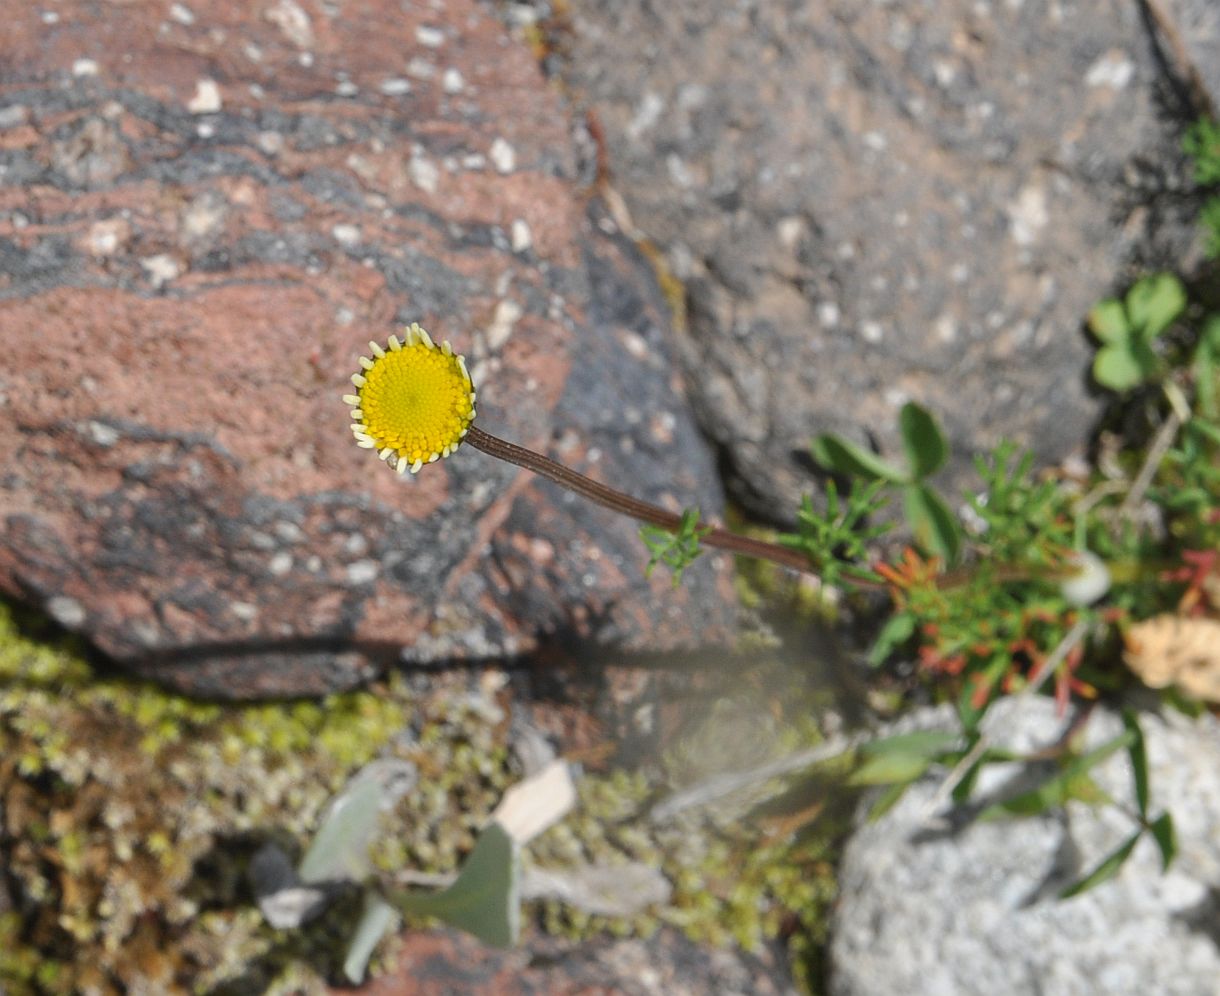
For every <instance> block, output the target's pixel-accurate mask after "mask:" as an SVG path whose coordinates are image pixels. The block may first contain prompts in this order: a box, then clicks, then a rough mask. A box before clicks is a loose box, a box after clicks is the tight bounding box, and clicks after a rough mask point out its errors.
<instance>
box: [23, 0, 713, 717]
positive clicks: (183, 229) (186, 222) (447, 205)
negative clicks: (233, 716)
mask: <svg viewBox="0 0 1220 996" xmlns="http://www.w3.org/2000/svg"><path fill="white" fill-rule="evenodd" d="M179 7H181V9H179ZM569 127H570V126H569V121H568V119H567V118H566V117H565V111H564V108H563V106H562V104H561V102H560V100H559V98H558V96H557V94H556V93H555V91H554V90H553V89H551V88H549V87H548V86H547V85H546V83H545V82H544V80H543V79H542V78H541V76H540V73H539V71H538V69H537V67H536V65H535V64H534V62H533V60H532V59H531V57H530V55H529V53H528V51H527V50H525V49H524V47H523V46H521V45H519V44H517V43H515V42H514V41H513V40H512V39H511V38H510V36H509V35H508V33H507V32H506V30H505V29H504V28H503V26H502V25H501V24H500V22H499V21H497V20H496V19H495V17H494V16H493V14H492V12H491V11H490V10H489V9H488V8H487V7H485V6H483V5H481V4H478V3H474V2H470V0H454V2H451V3H447V4H446V5H445V6H444V8H443V9H439V10H436V11H432V10H425V9H421V8H418V7H415V6H412V5H406V6H404V5H400V4H396V3H389V2H378V0H353V2H349V3H345V4H344V5H343V7H342V9H341V10H338V9H337V8H332V7H329V6H327V5H324V4H316V3H306V2H305V0H300V2H297V0H275V2H259V3H256V4H246V3H238V2H211V3H208V4H206V5H200V6H198V7H194V8H191V7H187V6H182V5H175V6H174V7H172V8H171V7H170V6H169V5H166V4H163V3H151V2H137V3H128V4H123V5H118V6H116V5H106V6H104V7H98V6H97V5H95V4H92V3H84V2H78V3H71V2H65V3H60V4H57V5H56V6H55V8H54V11H53V12H51V13H50V14H42V13H40V8H39V7H38V6H37V5H33V6H24V5H22V6H14V7H13V8H12V10H11V11H10V13H9V14H8V15H7V23H6V27H5V31H4V33H3V34H2V35H0V343H2V345H3V351H2V353H0V467H2V468H3V471H2V473H0V588H2V589H3V590H5V591H7V592H8V593H10V594H13V595H17V596H19V597H22V598H25V599H28V600H31V601H33V602H35V603H37V604H40V605H42V606H44V607H46V608H47V609H48V610H49V611H50V612H51V613H52V615H54V616H55V617H56V618H57V619H58V620H59V621H60V622H61V623H63V624H64V625H65V626H67V627H69V628H71V629H74V630H78V631H80V632H82V633H83V634H85V635H86V636H87V637H88V638H89V639H91V640H92V641H93V642H94V643H95V644H96V646H97V647H99V648H100V649H101V650H102V651H104V652H105V653H106V654H108V655H110V656H111V657H113V658H115V659H117V660H119V661H121V662H123V663H124V664H126V665H127V666H128V667H130V668H132V669H134V670H136V671H138V672H139V673H143V674H148V675H151V676H154V677H156V678H158V679H160V680H164V681H168V682H170V683H172V684H174V685H176V686H178V687H181V688H183V689H187V690H190V691H192V692H195V693H199V694H206V695H216V696H240V697H247V696H258V695H281V694H310V693H319V692H324V691H327V690H331V689H335V688H340V687H344V686H348V685H351V684H353V683H355V682H357V681H360V680H361V679H362V678H364V677H366V676H367V675H369V674H370V673H372V671H374V670H375V669H377V668H378V667H380V666H382V665H385V664H387V663H390V662H393V661H395V660H398V659H399V658H400V657H405V658H406V659H408V660H448V659H477V658H485V657H497V656H503V655H517V654H524V653H528V652H530V651H531V650H532V649H534V648H535V647H536V646H538V644H539V643H540V641H545V640H547V639H549V638H550V637H551V636H552V635H554V634H556V633H561V634H563V635H564V636H573V637H575V638H576V639H577V640H578V641H583V642H586V643H588V644H597V645H601V646H604V647H611V648H626V649H642V648H650V649H657V648H666V647H678V646H684V647H692V646H697V645H700V644H703V643H708V642H715V641H717V640H719V639H722V638H723V637H724V636H725V634H726V632H727V626H728V619H729V617H730V608H729V605H730V601H731V594H730V591H729V587H728V584H727V564H726V563H725V562H724V561H723V559H719V558H709V559H708V561H707V562H706V563H703V564H700V565H697V568H696V570H695V571H694V572H693V573H692V574H691V575H690V576H689V580H688V582H687V583H684V585H683V586H682V588H681V589H679V590H677V591H673V590H671V589H670V587H669V585H668V582H667V580H666V579H665V578H662V577H656V578H654V579H653V580H652V582H651V583H649V582H645V581H644V579H643V576H642V573H643V572H642V568H643V565H644V561H645V559H646V558H645V556H644V551H643V548H642V546H641V545H640V544H639V542H638V539H637V538H636V535H635V526H634V525H633V524H631V523H629V522H625V521H619V520H616V519H615V518H614V517H612V516H611V515H610V514H609V513H603V512H602V511H600V510H597V509H589V508H586V507H584V506H583V505H581V504H579V503H578V502H577V501H576V500H575V499H571V500H569V498H568V496H566V495H562V494H561V493H559V492H558V491H556V490H555V489H553V488H552V487H551V486H550V485H547V484H540V483H539V482H537V481H536V480H534V479H532V478H531V477H530V476H529V475H527V474H525V473H524V472H519V471H517V470H516V469H515V468H512V467H509V466H506V465H500V464H497V463H496V462H495V461H493V460H491V459H490V458H489V457H486V456H485V455H483V454H481V453H478V452H475V451H473V450H470V449H469V448H464V449H463V450H460V451H459V452H458V453H457V454H456V455H455V456H454V457H452V458H450V459H449V460H446V461H443V462H442V463H439V464H437V465H435V466H431V467H428V468H425V470H424V471H423V472H421V473H420V475H419V476H418V478H415V479H413V478H409V477H408V478H407V479H406V480H401V479H399V478H398V477H397V476H396V475H395V474H394V473H393V472H392V471H390V470H388V469H387V468H386V467H385V466H383V465H381V464H380V463H378V461H377V460H376V459H375V458H373V457H371V456H370V454H368V453H367V452H365V451H361V450H358V449H357V448H356V447H355V446H353V445H352V441H351V437H350V433H349V431H348V429H347V421H348V414H347V411H346V409H345V406H344V405H343V404H342V403H341V402H340V400H339V398H340V396H341V395H342V394H343V393H345V391H344V386H345V384H346V383H347V378H348V375H349V374H350V373H351V372H352V371H353V370H354V369H355V363H356V359H357V357H358V356H359V355H360V354H361V352H362V351H364V350H365V344H366V343H367V341H368V340H369V339H380V340H383V341H384V339H385V337H386V336H387V335H388V334H390V333H391V332H393V331H395V327H396V325H397V324H398V323H402V322H409V321H419V322H421V323H422V324H424V326H425V327H426V328H428V329H429V330H430V331H431V332H432V333H433V334H434V335H435V336H437V337H438V338H448V339H451V340H452V341H453V344H454V346H455V348H457V349H459V350H461V351H463V352H465V353H466V354H467V357H468V359H469V361H470V362H471V367H472V372H473V373H474V376H475V378H476V382H477V384H478V388H479V402H480V403H479V424H480V426H482V427H483V428H484V429H486V430H488V431H490V432H494V433H496V434H500V435H503V436H505V437H507V438H510V439H512V440H514V441H517V442H520V443H522V444H526V445H531V446H534V447H537V448H541V449H543V450H551V451H553V452H554V454H555V455H557V456H559V457H560V458H562V459H565V460H566V461H568V462H570V463H572V464H574V465H576V466H577V467H578V468H579V469H584V470H586V471H587V472H589V473H590V474H592V475H593V476H599V477H602V478H604V479H606V480H608V481H611V482H613V483H616V484H619V485H621V486H624V487H626V488H628V489H629V490H631V491H633V492H634V493H636V494H638V495H640V496H641V497H646V498H650V499H652V500H658V501H664V502H668V503H669V504H671V505H673V506H674V507H676V508H680V507H682V506H683V505H687V504H695V503H697V504H700V505H701V506H702V507H703V508H704V509H705V510H706V511H709V512H711V511H714V510H715V509H716V508H717V507H718V505H719V503H720V501H721V497H720V494H719V488H718V485H717V484H716V482H715V478H714V474H713V465H712V461H711V458H710V456H709V454H708V452H707V450H706V449H705V447H704V446H703V445H702V443H701V442H700V440H699V438H698V436H697V435H696V433H695V431H694V429H693V428H692V424H691V422H690V420H689V418H688V416H687V414H686V409H685V407H684V402H683V399H682V397H681V394H680V390H679V389H678V385H677V383H676V381H675V379H674V376H673V374H672V372H671V369H670V366H669V359H668V355H667V353H666V350H665V347H664V344H663V342H662V331H661V330H662V329H663V328H664V326H665V318H664V311H663V305H662V304H661V303H660V299H659V295H658V293H657V291H656V290H655V288H654V286H653V284H652V283H651V282H650V278H649V276H650V275H649V273H648V271H647V269H646V267H645V266H643V264H642V263H641V261H640V260H639V259H638V258H636V257H635V256H634V254H633V252H632V250H631V249H630V248H629V247H628V246H626V245H625V244H622V243H618V242H614V241H612V240H610V239H609V238H608V237H606V236H604V235H602V234H601V233H600V231H599V229H598V228H597V226H596V225H595V224H593V221H592V217H591V213H590V212H591V210H593V209H592V208H590V206H589V204H588V203H587V197H586V196H585V194H584V192H582V190H581V189H580V188H579V186H578V184H577V183H576V180H575V176H576V172H577V170H576V164H575V157H574V154H573V152H572V146H571V142H570V137H569Z"/></svg>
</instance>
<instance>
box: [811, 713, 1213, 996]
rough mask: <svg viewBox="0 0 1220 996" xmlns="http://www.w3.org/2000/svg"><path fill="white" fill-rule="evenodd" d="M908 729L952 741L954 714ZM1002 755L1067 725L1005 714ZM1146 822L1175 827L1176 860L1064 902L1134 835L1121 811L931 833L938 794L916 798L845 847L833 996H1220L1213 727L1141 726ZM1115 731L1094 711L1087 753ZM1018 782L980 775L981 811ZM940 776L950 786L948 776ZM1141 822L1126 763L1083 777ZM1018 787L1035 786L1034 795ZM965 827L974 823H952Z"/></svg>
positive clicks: (996, 728) (929, 788)
mask: <svg viewBox="0 0 1220 996" xmlns="http://www.w3.org/2000/svg"><path fill="white" fill-rule="evenodd" d="M907 722H910V723H911V724H914V725H917V726H922V727H925V728H939V729H953V727H954V725H955V721H954V719H953V717H952V716H951V714H949V713H946V712H942V713H941V715H940V717H939V721H937V717H935V716H927V715H925V716H923V717H922V718H921V717H918V716H915V715H912V716H910V717H908V718H907ZM987 722H988V724H989V725H988V729H989V730H991V731H992V732H993V734H994V736H995V738H996V740H995V742H996V744H997V746H1000V747H1005V748H1011V749H1013V750H1016V751H1020V752H1030V751H1035V750H1039V749H1041V748H1043V747H1046V746H1048V745H1050V744H1053V743H1055V742H1056V741H1057V739H1058V737H1059V735H1060V734H1061V733H1062V731H1063V729H1064V725H1065V720H1064V719H1062V718H1060V717H1058V716H1057V715H1056V712H1055V705H1054V703H1053V702H1052V701H1051V700H1049V699H1035V700H1032V701H1025V702H1022V701H1020V700H1018V699H1008V700H1004V701H1002V702H999V703H997V704H996V706H995V707H994V709H993V710H992V712H991V713H989V714H988V720H987ZM1141 725H1142V727H1143V730H1144V734H1145V739H1146V743H1147V749H1148V765H1149V785H1150V789H1151V794H1152V814H1153V816H1156V815H1158V814H1159V813H1160V811H1161V810H1162V809H1168V810H1169V811H1170V812H1171V813H1172V814H1173V819H1174V826H1175V829H1176V832H1177V839H1178V857H1177V860H1176V861H1175V863H1174V864H1173V865H1172V866H1171V868H1170V869H1169V871H1168V872H1162V870H1161V860H1160V855H1159V852H1158V850H1157V848H1156V846H1155V845H1154V844H1153V842H1152V841H1151V840H1150V839H1143V840H1141V841H1140V843H1139V844H1138V845H1137V846H1136V848H1135V851H1134V852H1133V854H1132V855H1131V857H1130V859H1129V860H1128V862H1127V863H1126V864H1125V865H1124V866H1123V868H1122V870H1121V871H1120V872H1119V874H1118V875H1117V876H1116V877H1115V878H1113V879H1111V880H1110V881H1108V882H1105V883H1103V884H1101V885H1099V886H1097V887H1096V888H1095V889H1093V890H1091V891H1089V892H1085V893H1084V894H1082V895H1080V896H1077V897H1075V898H1073V899H1070V900H1064V901H1059V900H1058V899H1057V898H1056V896H1057V894H1058V892H1059V891H1060V890H1062V889H1063V888H1064V887H1066V886H1067V885H1068V884H1070V883H1071V882H1073V881H1076V880H1077V879H1079V878H1080V877H1081V876H1082V875H1084V874H1085V873H1086V872H1087V871H1089V870H1091V869H1092V868H1094V867H1095V866H1096V865H1097V863H1098V862H1100V861H1101V860H1102V858H1103V857H1105V856H1106V855H1107V854H1109V853H1110V852H1111V851H1113V850H1114V849H1115V848H1116V847H1118V846H1119V845H1120V844H1121V843H1122V842H1123V841H1124V840H1126V839H1127V838H1128V837H1129V836H1130V835H1131V832H1132V830H1133V826H1132V821H1131V818H1130V817H1129V816H1127V815H1126V814H1125V813H1123V812H1122V811H1120V809H1119V808H1118V807H1117V806H1100V807H1097V808H1090V807H1088V806H1085V805H1083V804H1081V803H1076V802H1073V803H1069V804H1068V806H1067V809H1066V812H1063V811H1061V812H1059V813H1051V814H1047V815H1045V816H1036V817H1030V818H1028V819H1023V820H1019V821H1018V820H998V821H990V822H981V821H975V822H970V821H969V820H968V819H963V820H961V821H958V820H956V819H953V818H950V820H949V823H950V824H951V825H952V826H953V829H948V830H946V829H943V828H939V827H937V826H936V825H934V824H933V823H932V822H930V821H929V819H928V818H927V810H928V807H929V804H930V802H931V800H932V799H933V797H934V794H935V792H936V791H937V788H938V782H937V780H936V779H935V778H931V777H929V778H927V779H925V780H923V781H921V782H919V783H917V784H916V785H915V786H913V787H912V788H911V789H910V790H909V791H908V792H907V793H906V795H904V796H903V798H902V800H901V801H900V802H899V803H898V805H897V806H896V807H895V808H894V809H892V810H890V811H889V812H888V813H886V814H885V815H884V816H883V817H881V818H880V819H879V820H877V821H876V822H875V823H862V825H861V826H860V827H859V828H858V830H857V831H856V833H855V835H854V836H853V838H852V839H851V841H850V843H849V844H848V847H847V851H846V853H845V855H844V859H843V864H842V866H841V872H840V880H839V881H840V887H841V894H840V899H839V903H838V907H837V909H836V914H835V919H834V923H833V925H832V942H831V978H830V986H829V991H830V993H832V994H833V996H872V994H874V993H911V994H913V996H916V994H917V996H932V994H936V996H942V994H943V996H950V994H952V996H972V994H985V993H986V994H990V993H997V992H1004V993H1011V994H1013V996H1027V994H1028V996H1033V994H1039V993H1054V994H1055V996H1092V994H1097V993H1104V994H1106V996H1141V994H1144V993H1149V992H1157V993H1165V994H1175V996H1211V994H1213V993H1215V992H1216V981H1217V979H1220V937H1218V936H1217V932H1216V924H1217V915H1218V913H1220V906H1218V903H1217V897H1218V896H1220V837H1217V834H1216V828H1217V827H1218V826H1220V723H1217V721H1216V719H1215V718H1214V717H1211V716H1206V715H1205V716H1204V717H1202V719H1200V720H1198V721H1197V722H1192V721H1189V720H1186V719H1185V718H1184V717H1182V716H1181V715H1179V714H1176V713H1173V714H1167V715H1166V716H1164V717H1163V718H1162V717H1158V716H1151V715H1145V716H1143V717H1142V718H1141ZM1121 730H1122V725H1121V722H1120V720H1119V718H1118V717H1117V716H1116V715H1114V714H1113V713H1109V712H1106V711H1105V710H1103V709H1100V708H1099V709H1098V710H1097V712H1096V713H1095V714H1094V715H1093V716H1092V717H1091V718H1090V720H1089V725H1088V727H1087V729H1086V740H1087V745H1086V749H1088V748H1092V747H1097V746H1100V745H1101V744H1102V743H1104V742H1105V741H1106V740H1108V739H1110V738H1112V737H1114V736H1116V735H1117V734H1118V733H1120V732H1121ZM1013 767H1014V766H1004V765H996V766H989V767H988V768H985V769H984V771H983V777H982V778H981V779H980V782H979V785H978V788H977V790H976V792H975V793H974V796H973V798H974V799H975V800H988V799H995V798H1002V797H1005V795H1006V794H1007V793H1008V792H1011V791H1012V788H1011V786H1010V785H1009V782H1010V780H1012V779H1016V778H1018V776H1019V775H1020V772H1018V771H1014V770H1012V768H1013ZM941 774H942V776H943V772H942V773H941ZM1090 775H1091V776H1093V777H1094V778H1095V780H1096V782H1097V784H1098V785H1100V786H1101V789H1102V790H1103V791H1104V792H1105V793H1107V794H1108V795H1109V796H1110V797H1112V798H1113V799H1116V800H1118V802H1119V803H1120V804H1121V805H1124V806H1127V807H1129V808H1134V803H1133V790H1132V786H1131V766H1130V763H1129V761H1128V759H1127V755H1126V754H1125V753H1122V752H1120V753H1118V754H1116V755H1114V756H1112V757H1111V758H1110V759H1109V760H1107V761H1105V762H1104V763H1103V764H1101V765H1100V766H1098V767H1097V768H1095V769H1093V771H1091V772H1090ZM1024 784H1026V785H1028V784H1029V783H1028V782H1025V783H1024ZM959 815H962V816H966V815H967V814H964V813H963V814H959Z"/></svg>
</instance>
